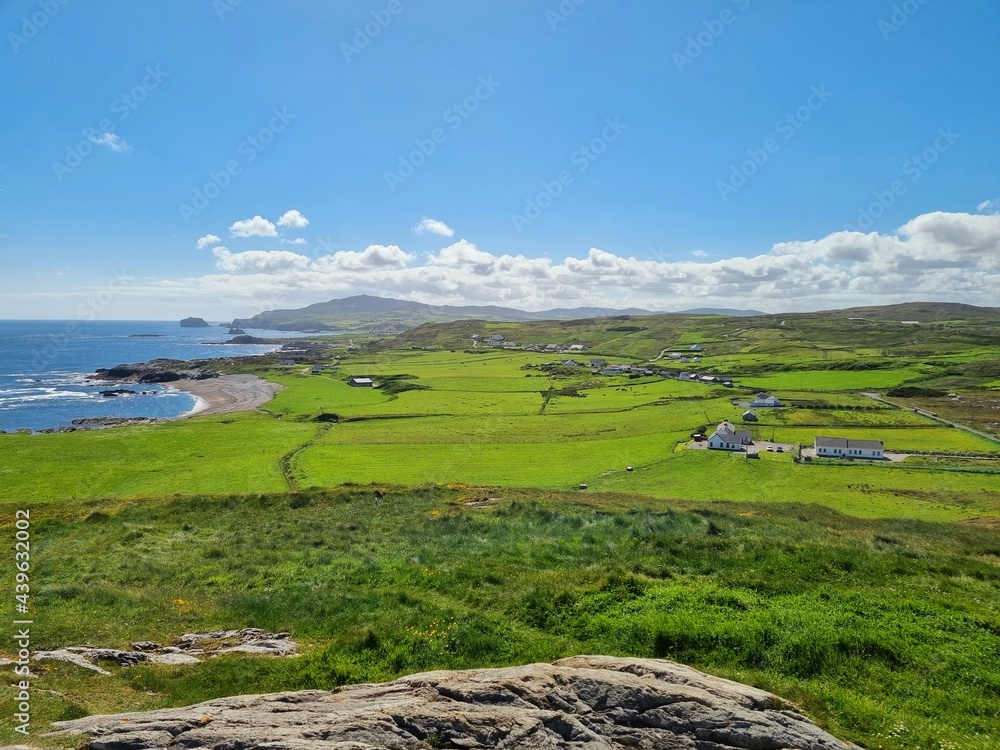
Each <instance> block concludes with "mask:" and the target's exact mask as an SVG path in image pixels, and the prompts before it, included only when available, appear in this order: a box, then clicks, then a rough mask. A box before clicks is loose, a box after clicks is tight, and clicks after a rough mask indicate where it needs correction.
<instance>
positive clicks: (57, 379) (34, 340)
mask: <svg viewBox="0 0 1000 750" xmlns="http://www.w3.org/2000/svg"><path fill="white" fill-rule="evenodd" d="M227 331H228V328H221V327H218V326H214V327H211V328H181V327H180V325H179V324H178V322H177V321H173V322H150V321H92V322H80V321H58V320H0V430H4V431H6V432H12V431H14V430H32V431H38V430H45V429H52V428H60V427H68V426H70V425H71V424H72V421H73V420H74V419H82V418H87V417H178V416H181V415H183V414H186V413H187V412H189V411H191V410H192V409H193V408H194V406H195V404H196V399H195V398H194V397H193V396H191V395H189V394H187V393H184V392H182V391H175V390H171V389H169V388H165V387H163V386H161V385H147V384H142V385H139V384H136V383H124V384H118V383H109V382H107V381H101V382H97V381H90V380H87V379H86V375H88V374H89V373H92V372H94V370H96V369H98V368H102V367H113V366H114V365H119V364H131V363H134V362H146V361H148V360H151V359H158V358H169V359H183V360H190V359H205V358H208V357H230V356H234V357H235V356H247V355H253V354H264V353H267V352H271V351H274V350H275V349H277V348H278V347H277V346H275V345H262V344H250V345H246V344H242V345H234V344H225V345H209V344H213V343H214V344H220V343H221V342H224V341H227V340H229V339H231V338H232V336H230V335H228V334H227V333H226V332H227ZM251 333H252V334H253V335H255V336H261V337H264V336H266V337H268V338H278V337H281V338H293V337H294V336H296V335H301V334H294V333H287V332H284V331H256V330H255V331H252V332H251ZM118 387H121V388H128V389H130V390H137V391H142V392H143V393H142V394H141V395H135V396H131V395H129V396H118V397H112V398H107V397H104V396H102V395H101V394H100V391H103V390H108V389H113V388H118Z"/></svg>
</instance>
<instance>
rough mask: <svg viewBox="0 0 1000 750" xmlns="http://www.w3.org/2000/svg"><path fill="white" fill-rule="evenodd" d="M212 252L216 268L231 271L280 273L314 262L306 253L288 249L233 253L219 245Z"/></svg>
mask: <svg viewBox="0 0 1000 750" xmlns="http://www.w3.org/2000/svg"><path fill="white" fill-rule="evenodd" d="M212 253H213V254H214V255H215V266H216V268H218V269H219V270H220V271H227V272H229V273H264V274H278V273H281V272H287V271H296V270H302V269H305V268H308V267H309V264H310V263H311V262H312V261H311V260H310V259H309V258H308V257H306V256H305V255H299V254H298V253H293V252H289V251H288V250H247V251H246V252H242V253H233V252H230V251H229V248H226V247H217V248H215V249H214V250H212Z"/></svg>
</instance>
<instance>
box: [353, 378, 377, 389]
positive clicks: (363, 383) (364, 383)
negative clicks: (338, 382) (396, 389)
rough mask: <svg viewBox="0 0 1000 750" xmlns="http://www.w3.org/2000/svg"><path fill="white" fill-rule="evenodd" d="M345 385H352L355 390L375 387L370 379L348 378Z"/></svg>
mask: <svg viewBox="0 0 1000 750" xmlns="http://www.w3.org/2000/svg"><path fill="white" fill-rule="evenodd" d="M347 384H348V385H353V386H354V387H355V388H372V387H374V385H375V383H373V382H372V379H371V378H350V379H349V380H348V381H347Z"/></svg>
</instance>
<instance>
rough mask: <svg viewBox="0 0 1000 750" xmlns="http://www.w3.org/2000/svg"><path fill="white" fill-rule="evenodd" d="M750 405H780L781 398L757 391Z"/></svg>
mask: <svg viewBox="0 0 1000 750" xmlns="http://www.w3.org/2000/svg"><path fill="white" fill-rule="evenodd" d="M750 406H781V399H779V398H778V397H777V396H772V395H771V394H770V393H758V394H757V395H756V396H755V397H754V400H753V401H751V402H750Z"/></svg>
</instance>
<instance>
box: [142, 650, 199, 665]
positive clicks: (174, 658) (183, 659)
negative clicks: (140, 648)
mask: <svg viewBox="0 0 1000 750" xmlns="http://www.w3.org/2000/svg"><path fill="white" fill-rule="evenodd" d="M148 657H149V658H148V661H149V662H151V663H153V664H169V665H171V666H175V667H176V666H187V665H188V664H200V663H201V659H198V658H195V657H194V656H191V654H190V652H189V653H186V654H176V653H173V654H148Z"/></svg>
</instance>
